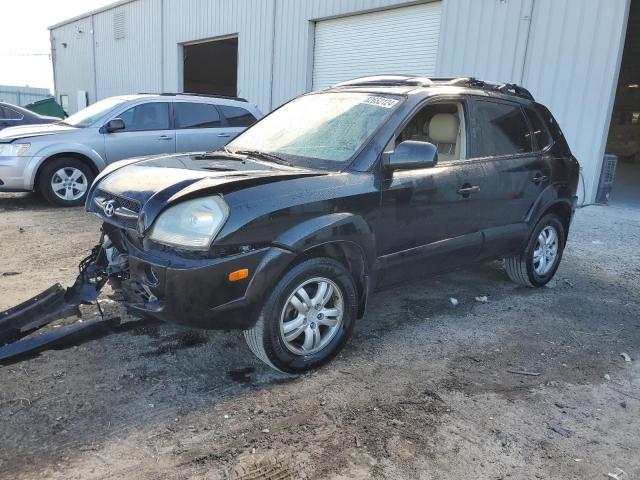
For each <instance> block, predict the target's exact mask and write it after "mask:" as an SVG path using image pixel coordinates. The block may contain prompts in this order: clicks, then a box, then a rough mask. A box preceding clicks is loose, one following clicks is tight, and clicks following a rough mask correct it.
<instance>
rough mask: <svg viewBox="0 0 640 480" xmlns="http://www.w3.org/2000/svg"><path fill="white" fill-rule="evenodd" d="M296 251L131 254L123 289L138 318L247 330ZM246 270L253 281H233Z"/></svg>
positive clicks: (211, 327) (264, 250) (259, 250)
mask: <svg viewBox="0 0 640 480" xmlns="http://www.w3.org/2000/svg"><path fill="white" fill-rule="evenodd" d="M293 255H294V254H293V253H292V252H289V251H287V250H283V249H280V248H277V247H265V248H261V249H256V250H252V251H250V252H247V253H243V254H239V255H233V256H229V257H225V258H217V259H202V260H185V259H180V260H179V263H178V262H176V258H175V257H172V256H169V255H167V256H165V255H161V256H157V255H154V256H151V255H149V254H147V253H146V252H139V251H136V252H130V253H129V274H130V278H129V280H127V281H125V283H124V285H123V287H124V288H125V290H126V291H127V293H128V296H129V297H131V298H132V299H133V301H131V302H129V303H127V307H128V308H129V310H130V311H132V312H133V313H135V314H138V315H141V316H144V317H150V318H155V319H159V320H162V321H166V322H170V323H176V324H179V325H183V326H188V327H195V328H204V329H225V330H226V329H242V330H244V329H247V328H251V327H252V326H253V325H254V324H255V322H256V320H257V314H258V312H259V308H260V306H261V305H262V302H263V300H264V298H265V296H266V295H267V294H268V293H269V291H270V289H271V288H272V286H273V284H274V282H275V281H277V278H278V277H279V276H280V274H281V273H282V272H283V271H284V269H285V268H286V266H287V265H288V264H289V263H290V261H291V260H292V259H293ZM243 268H246V269H248V270H249V277H248V278H246V279H244V280H240V281H236V282H230V281H229V279H228V276H229V273H231V272H233V271H236V270H239V269H243Z"/></svg>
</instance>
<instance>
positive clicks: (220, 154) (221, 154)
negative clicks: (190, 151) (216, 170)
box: [193, 147, 245, 163]
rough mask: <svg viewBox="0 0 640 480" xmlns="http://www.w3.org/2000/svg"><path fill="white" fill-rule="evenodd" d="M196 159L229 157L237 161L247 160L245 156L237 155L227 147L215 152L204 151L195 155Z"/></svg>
mask: <svg viewBox="0 0 640 480" xmlns="http://www.w3.org/2000/svg"><path fill="white" fill-rule="evenodd" d="M193 158H194V159H195V160H213V159H214V158H227V159H229V160H235V161H236V162H243V163H244V162H245V158H244V157H241V156H240V155H236V154H235V153H233V152H232V151H231V150H229V149H228V148H227V147H223V148H222V150H216V151H214V152H204V153H201V154H200V155H194V156H193Z"/></svg>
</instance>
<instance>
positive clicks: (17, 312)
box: [0, 283, 70, 346]
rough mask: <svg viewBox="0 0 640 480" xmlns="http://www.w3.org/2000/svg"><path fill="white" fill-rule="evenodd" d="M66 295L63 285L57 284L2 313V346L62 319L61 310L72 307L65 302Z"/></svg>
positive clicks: (0, 315)
mask: <svg viewBox="0 0 640 480" xmlns="http://www.w3.org/2000/svg"><path fill="white" fill-rule="evenodd" d="M65 294H66V290H65V289H64V288H63V287H62V285H60V284H59V283H56V284H55V285H53V286H51V287H49V288H48V289H46V290H45V291H44V292H42V293H40V294H39V295H36V296H35V297H33V298H30V299H29V300H27V301H26V302H23V303H21V304H20V305H17V306H15V307H13V308H10V309H9V310H5V311H4V312H2V313H0V346H2V345H6V344H7V343H9V342H14V341H16V340H18V339H20V338H22V337H24V336H25V335H28V334H29V333H31V332H33V331H34V330H37V329H38V328H40V327H43V326H45V325H47V324H48V323H51V322H52V321H54V320H56V319H58V318H61V315H62V314H63V312H62V311H61V310H63V309H66V308H67V307H69V306H70V305H69V304H68V303H66V302H65V300H64V297H65Z"/></svg>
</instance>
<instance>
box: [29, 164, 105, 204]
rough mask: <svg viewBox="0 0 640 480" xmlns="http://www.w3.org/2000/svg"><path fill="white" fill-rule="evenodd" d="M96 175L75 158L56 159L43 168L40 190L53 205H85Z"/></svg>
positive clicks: (39, 183) (39, 184) (40, 177)
mask: <svg viewBox="0 0 640 480" xmlns="http://www.w3.org/2000/svg"><path fill="white" fill-rule="evenodd" d="M94 178H95V175H94V173H93V171H92V170H91V168H90V167H89V166H88V165H87V164H85V163H84V162H81V161H80V160H77V159H75V158H56V159H55V160H51V161H49V162H47V163H45V165H44V166H43V167H42V171H41V172H40V176H39V181H38V190H40V193H42V196H43V197H44V198H45V199H46V200H47V201H48V202H49V203H51V204H52V205H56V206H60V207H74V206H77V205H83V204H84V201H85V199H86V197H87V192H88V190H89V187H90V186H91V182H93V179H94Z"/></svg>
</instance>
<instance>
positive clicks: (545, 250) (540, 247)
mask: <svg viewBox="0 0 640 480" xmlns="http://www.w3.org/2000/svg"><path fill="white" fill-rule="evenodd" d="M557 258H558V232H557V231H556V229H555V228H554V227H552V226H551V225H547V226H546V227H544V228H543V229H542V230H541V231H540V234H539V235H538V239H537V241H536V247H535V249H534V251H533V269H534V271H535V272H536V274H537V275H539V276H541V277H542V276H544V275H546V274H547V273H549V272H550V271H551V269H552V268H553V266H554V265H555V263H556V259H557Z"/></svg>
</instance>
